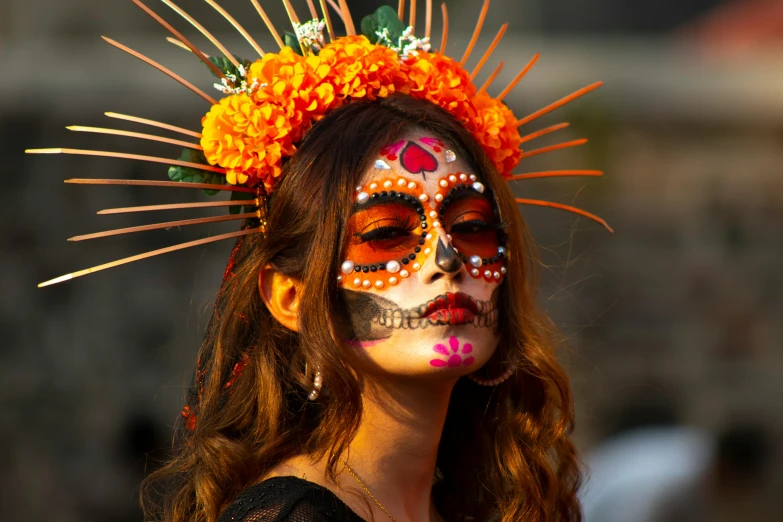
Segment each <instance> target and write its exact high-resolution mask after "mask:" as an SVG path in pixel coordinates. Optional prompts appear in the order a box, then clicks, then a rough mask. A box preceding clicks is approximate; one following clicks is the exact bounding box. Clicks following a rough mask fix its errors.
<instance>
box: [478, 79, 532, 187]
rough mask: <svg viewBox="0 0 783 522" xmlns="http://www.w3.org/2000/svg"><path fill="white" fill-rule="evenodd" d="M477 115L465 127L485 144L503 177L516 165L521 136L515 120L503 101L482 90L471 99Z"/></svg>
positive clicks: (519, 155) (519, 151)
mask: <svg viewBox="0 0 783 522" xmlns="http://www.w3.org/2000/svg"><path fill="white" fill-rule="evenodd" d="M473 104H474V106H475V108H476V116H475V118H473V120H472V121H471V123H470V124H469V126H468V128H469V129H470V131H471V132H472V133H473V135H474V136H475V137H476V139H477V140H478V141H479V143H481V145H482V147H484V151H485V152H486V153H487V156H489V158H490V159H491V160H492V162H493V163H494V164H495V167H496V168H497V170H498V172H499V173H500V174H502V175H504V176H508V175H510V174H511V171H512V170H513V169H514V168H515V167H516V166H517V165H518V164H519V160H520V159H521V157H522V150H521V149H520V148H519V145H520V144H521V143H522V137H521V136H520V135H519V129H518V128H517V125H516V123H517V119H516V118H515V117H514V114H513V113H512V112H511V109H509V108H508V107H507V106H506V104H505V103H503V102H502V101H500V100H497V99H496V98H491V97H490V96H489V95H487V94H486V93H481V94H479V95H478V96H476V97H475V98H474V99H473Z"/></svg>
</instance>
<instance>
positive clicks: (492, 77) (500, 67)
mask: <svg viewBox="0 0 783 522" xmlns="http://www.w3.org/2000/svg"><path fill="white" fill-rule="evenodd" d="M505 63H506V62H500V63H499V64H498V66H497V67H496V68H495V70H494V71H492V74H490V75H489V78H487V81H485V82H484V85H482V86H481V89H479V90H478V92H477V93H476V94H481V93H482V92H487V89H489V86H490V85H492V82H494V81H495V78H497V77H498V74H500V71H502V70H503V65H504V64H505Z"/></svg>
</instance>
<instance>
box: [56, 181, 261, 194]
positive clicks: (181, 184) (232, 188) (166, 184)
mask: <svg viewBox="0 0 783 522" xmlns="http://www.w3.org/2000/svg"><path fill="white" fill-rule="evenodd" d="M64 183H68V184H73V185H121V186H132V187H161V188H193V189H202V190H220V191H226V192H245V193H248V194H255V193H256V191H255V189H252V188H248V187H239V186H236V185H215V184H213V183H188V182H187V181H148V180H144V179H93V178H89V179H88V178H72V179H66V180H65V181H64Z"/></svg>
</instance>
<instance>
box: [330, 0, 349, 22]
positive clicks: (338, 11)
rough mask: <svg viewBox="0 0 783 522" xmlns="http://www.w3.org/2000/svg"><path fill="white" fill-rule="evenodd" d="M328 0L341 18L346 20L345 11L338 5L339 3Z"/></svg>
mask: <svg viewBox="0 0 783 522" xmlns="http://www.w3.org/2000/svg"><path fill="white" fill-rule="evenodd" d="M326 1H327V2H329V5H330V6H332V9H334V11H335V12H336V13H337V16H339V17H340V20H343V21H345V20H344V19H343V12H342V11H341V10H340V6H339V5H337V3H336V2H335V1H334V0H326Z"/></svg>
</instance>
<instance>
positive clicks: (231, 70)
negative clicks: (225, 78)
mask: <svg viewBox="0 0 783 522" xmlns="http://www.w3.org/2000/svg"><path fill="white" fill-rule="evenodd" d="M209 61H210V62H212V63H214V64H215V65H216V66H217V68H218V69H220V70H221V71H223V74H232V75H234V76H235V77H237V78H241V77H242V75H241V74H239V69H237V68H236V67H234V64H233V63H231V61H230V60H229V59H228V58H226V57H225V56H210V57H209ZM237 61H238V62H239V63H241V64H242V65H243V66H244V67H245V70H247V69H249V68H250V65H251V62H250V61H249V60H243V59H241V58H237ZM210 72H211V73H212V76H215V77H216V78H217V77H218V75H217V74H215V71H213V70H212V69H210Z"/></svg>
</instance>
